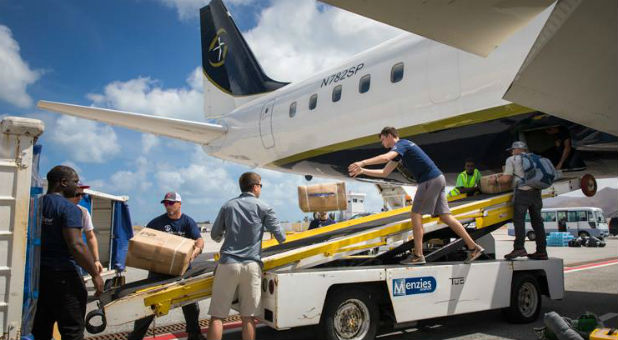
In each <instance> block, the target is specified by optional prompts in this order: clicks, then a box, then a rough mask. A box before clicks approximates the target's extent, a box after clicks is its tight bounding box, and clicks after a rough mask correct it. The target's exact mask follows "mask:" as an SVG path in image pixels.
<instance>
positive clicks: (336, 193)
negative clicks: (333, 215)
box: [298, 182, 348, 212]
mask: <svg viewBox="0 0 618 340" xmlns="http://www.w3.org/2000/svg"><path fill="white" fill-rule="evenodd" d="M298 205H299V206H300V209H301V210H302V211H304V212H312V211H333V210H346V209H347V208H348V200H347V197H346V193H345V182H337V183H323V184H314V185H300V186H299V187H298Z"/></svg>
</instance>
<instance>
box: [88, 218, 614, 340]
mask: <svg viewBox="0 0 618 340" xmlns="http://www.w3.org/2000/svg"><path fill="white" fill-rule="evenodd" d="M203 236H204V239H205V240H206V247H205V252H206V254H203V255H201V256H210V254H208V253H211V252H216V251H217V250H218V247H219V246H220V244H217V243H215V242H213V241H212V240H211V239H210V237H208V235H206V234H204V235H203ZM493 236H494V238H495V239H496V253H497V256H498V257H499V258H502V256H504V254H506V253H508V252H510V251H511V249H512V245H513V239H514V238H513V237H512V236H509V235H508V234H507V230H506V228H502V229H499V230H496V231H495V232H493ZM606 242H607V246H606V247H604V248H568V247H564V248H562V247H550V248H548V253H549V255H550V256H551V257H558V258H562V259H563V260H564V265H565V268H567V270H568V268H571V267H573V268H574V267H577V268H578V269H577V270H571V271H568V272H565V290H566V293H565V298H564V299H563V300H561V301H552V300H549V299H547V298H544V299H543V309H542V313H546V312H549V311H552V310H555V311H557V312H558V313H560V314H561V315H564V316H568V317H577V316H578V315H580V314H581V313H583V312H585V311H590V312H593V313H596V314H597V315H599V316H603V317H605V318H608V319H607V321H606V325H608V326H612V327H617V326H618V317H617V316H618V314H616V313H618V280H616V277H618V265H617V264H616V263H613V264H609V265H606V266H599V267H586V266H581V265H582V264H586V263H598V262H602V261H604V260H613V259H617V258H618V238H615V237H614V238H607V239H606ZM534 248H535V244H534V242H532V241H528V240H526V249H527V250H528V251H529V252H533V251H534V250H535V249H534ZM146 274H147V273H146V271H144V270H139V269H133V268H129V269H128V271H127V273H126V277H127V282H132V281H136V280H139V279H142V278H145V277H146ZM209 302H210V300H209V299H208V300H204V301H200V302H199V305H200V318H201V319H207V318H208V314H207V313H208V306H209ZM91 308H94V304H91V305H90V306H89V310H90V309H91ZM479 320H482V322H479ZM182 322H184V318H183V315H182V311H181V309H180V308H178V309H175V310H172V311H171V312H170V313H169V314H168V315H166V316H164V317H160V318H157V319H156V327H159V326H163V325H168V324H177V323H182ZM542 324H543V321H542V318H539V320H537V321H536V322H534V323H532V324H524V325H514V324H510V323H508V322H506V321H505V320H504V319H503V318H502V315H501V313H500V312H499V311H487V312H480V313H472V314H466V315H460V316H453V317H448V318H442V319H436V320H432V321H431V322H428V323H426V324H425V325H424V326H423V327H419V328H410V329H405V330H398V331H392V330H382V331H381V334H380V335H379V338H381V339H382V338H384V339H402V338H405V339H535V335H534V333H533V332H532V328H533V327H541V326H542ZM131 329H132V323H127V324H124V325H120V326H108V327H107V329H106V330H105V332H104V333H103V334H111V333H117V332H126V331H130V330H131ZM86 336H87V337H88V336H90V335H89V334H87V335H86ZM224 338H226V339H236V338H238V339H240V338H241V334H240V332H239V331H238V330H233V329H232V330H229V331H226V332H225V336H224ZM258 338H267V339H276V338H279V339H313V338H315V328H314V327H303V328H298V329H293V330H288V331H281V332H278V331H275V330H273V329H270V328H269V327H265V326H264V327H260V328H259V330H258Z"/></svg>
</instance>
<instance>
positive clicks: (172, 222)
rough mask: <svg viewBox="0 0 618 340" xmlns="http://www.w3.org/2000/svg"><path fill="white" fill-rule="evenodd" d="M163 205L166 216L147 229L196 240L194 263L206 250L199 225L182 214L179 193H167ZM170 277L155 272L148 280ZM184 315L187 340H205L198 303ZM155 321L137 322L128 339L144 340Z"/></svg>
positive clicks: (193, 304)
mask: <svg viewBox="0 0 618 340" xmlns="http://www.w3.org/2000/svg"><path fill="white" fill-rule="evenodd" d="M161 203H162V204H163V206H164V207H165V214H163V215H161V216H159V217H155V218H154V219H153V220H152V221H150V222H148V224H147V225H146V228H151V229H156V230H159V231H164V232H166V233H170V234H174V235H178V236H182V237H186V238H190V239H193V240H195V248H194V249H195V250H194V251H193V254H192V255H191V261H193V259H195V258H196V257H197V256H198V255H199V254H200V253H201V252H202V250H203V249H204V240H203V239H202V235H201V233H200V230H199V228H198V227H197V223H195V221H194V220H193V219H192V218H191V217H189V216H187V215H186V214H183V213H182V211H181V205H182V198H181V197H180V194H179V193H177V192H168V193H166V194H165V197H163V200H161ZM169 277H170V276H168V275H163V274H158V273H153V272H149V273H148V278H160V279H166V278H169ZM182 313H183V314H184V316H185V323H186V327H187V328H186V329H187V334H188V336H187V340H205V338H204V336H203V335H202V332H201V329H200V325H199V316H200V308H199V305H198V304H197V302H195V303H191V304H188V305H185V306H182ZM153 319H154V316H149V317H145V318H143V319H140V320H137V321H135V326H134V328H133V332H131V334H129V336H128V338H127V339H128V340H141V339H143V338H144V335H146V332H148V327H149V326H150V323H152V320H153Z"/></svg>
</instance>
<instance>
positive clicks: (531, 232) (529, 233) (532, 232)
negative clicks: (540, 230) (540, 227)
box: [526, 231, 536, 241]
mask: <svg viewBox="0 0 618 340" xmlns="http://www.w3.org/2000/svg"><path fill="white" fill-rule="evenodd" d="M526 237H528V239H529V240H530V241H534V240H536V234H535V233H534V231H529V232H528V233H527V234H526Z"/></svg>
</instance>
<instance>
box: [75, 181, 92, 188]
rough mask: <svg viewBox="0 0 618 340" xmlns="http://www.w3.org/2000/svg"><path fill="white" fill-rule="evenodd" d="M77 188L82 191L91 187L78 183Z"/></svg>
mask: <svg viewBox="0 0 618 340" xmlns="http://www.w3.org/2000/svg"><path fill="white" fill-rule="evenodd" d="M77 187H78V188H80V189H88V188H90V186H89V185H86V184H84V183H82V182H77Z"/></svg>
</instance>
